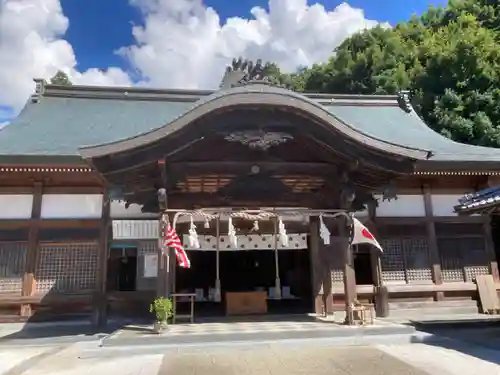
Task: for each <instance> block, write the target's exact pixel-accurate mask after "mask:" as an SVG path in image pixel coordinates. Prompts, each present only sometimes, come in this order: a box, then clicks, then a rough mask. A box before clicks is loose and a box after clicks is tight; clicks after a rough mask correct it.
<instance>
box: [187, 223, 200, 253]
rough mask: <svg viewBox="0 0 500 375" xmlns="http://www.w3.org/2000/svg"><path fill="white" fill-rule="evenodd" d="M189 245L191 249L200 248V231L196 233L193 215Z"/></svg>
mask: <svg viewBox="0 0 500 375" xmlns="http://www.w3.org/2000/svg"><path fill="white" fill-rule="evenodd" d="M189 247H190V248H191V249H199V248H200V241H199V239H198V233H196V225H194V221H193V217H192V216H191V223H190V226H189Z"/></svg>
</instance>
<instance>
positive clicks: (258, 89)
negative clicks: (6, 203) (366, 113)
mask: <svg viewBox="0 0 500 375" xmlns="http://www.w3.org/2000/svg"><path fill="white" fill-rule="evenodd" d="M258 105H265V106H276V107H285V108H289V109H293V110H296V111H300V112H301V113H303V114H304V115H306V116H308V117H312V118H314V119H315V120H316V122H317V123H318V124H320V125H321V126H323V127H325V128H326V129H329V130H331V131H335V132H339V133H341V134H342V135H343V136H345V137H346V138H348V139H350V140H352V141H355V142H357V143H359V144H362V145H364V146H366V147H369V148H372V149H374V150H377V151H380V152H384V153H388V154H393V155H397V156H404V157H408V158H411V159H415V160H426V159H428V157H429V156H430V152H429V151H428V150H425V149H418V148H412V147H407V146H402V145H398V144H396V143H391V142H387V141H384V140H382V139H379V138H376V137H374V136H370V135H368V134H366V133H364V132H361V131H359V130H358V129H356V128H355V127H353V126H351V125H349V124H348V123H346V122H344V121H342V120H341V119H339V118H338V117H336V116H335V115H334V114H332V113H331V112H329V111H328V110H327V109H326V108H325V107H323V106H322V105H321V104H319V103H317V102H316V101H313V100H311V99H309V98H307V97H306V96H304V95H300V94H297V93H294V92H292V91H289V90H284V89H280V88H275V87H270V86H267V85H257V84H254V85H248V86H242V87H236V88H232V89H229V90H221V91H218V92H215V93H213V94H212V95H208V96H206V97H205V98H203V99H201V100H199V101H197V102H196V103H195V104H194V106H193V107H192V108H190V109H189V110H188V111H187V112H185V113H183V114H182V115H180V116H178V117H177V118H175V119H174V120H173V121H171V122H169V123H167V124H165V125H163V126H162V127H160V128H157V129H154V130H152V131H149V132H146V133H144V134H141V135H138V136H134V137H130V138H128V139H124V140H121V141H117V142H110V143H104V144H100V145H95V146H90V147H82V148H80V153H81V155H82V156H83V157H84V158H94V157H101V156H105V155H109V154H115V153H121V152H126V151H128V150H132V149H135V148H138V147H142V146H146V145H148V144H151V143H153V142H156V141H158V140H160V139H162V138H165V137H168V136H169V135H171V134H174V133H175V132H177V131H179V130H181V129H182V128H184V127H186V126H188V125H189V124H191V123H193V122H194V121H196V120H198V119H200V118H202V117H203V116H205V115H207V114H209V113H211V112H213V111H216V110H220V109H224V108H228V109H229V108H232V107H237V106H258Z"/></svg>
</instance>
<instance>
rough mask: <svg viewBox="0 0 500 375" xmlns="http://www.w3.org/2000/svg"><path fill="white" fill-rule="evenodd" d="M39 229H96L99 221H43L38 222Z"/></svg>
mask: <svg viewBox="0 0 500 375" xmlns="http://www.w3.org/2000/svg"><path fill="white" fill-rule="evenodd" d="M38 225H39V227H40V228H43V229H49V228H66V229H69V228H98V227H100V226H101V219H57V220H55V219H45V220H39V223H38Z"/></svg>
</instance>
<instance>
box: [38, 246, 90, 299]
mask: <svg viewBox="0 0 500 375" xmlns="http://www.w3.org/2000/svg"><path fill="white" fill-rule="evenodd" d="M97 253H98V246H97V244H96V243H73V244H64V245H63V244H61V245H58V244H40V247H39V254H38V259H37V265H36V271H35V279H36V281H37V283H36V290H37V292H39V293H49V292H50V293H62V292H76V291H85V290H93V289H95V288H96V276H97Z"/></svg>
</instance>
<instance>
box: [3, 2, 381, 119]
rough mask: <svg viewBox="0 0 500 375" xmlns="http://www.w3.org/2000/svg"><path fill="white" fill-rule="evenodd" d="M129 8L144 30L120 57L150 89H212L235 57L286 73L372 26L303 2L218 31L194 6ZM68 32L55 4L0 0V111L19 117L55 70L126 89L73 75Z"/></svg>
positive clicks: (344, 8) (96, 77)
mask: <svg viewBox="0 0 500 375" xmlns="http://www.w3.org/2000/svg"><path fill="white" fill-rule="evenodd" d="M130 2H131V4H132V5H133V6H135V7H138V8H139V9H140V10H141V12H142V15H143V24H142V25H140V26H135V27H134V28H133V30H132V32H133V35H134V38H135V44H134V45H132V46H127V47H124V48H122V49H121V50H120V51H119V53H121V54H122V55H123V56H125V57H126V58H127V59H128V61H129V62H130V64H131V66H132V67H133V68H134V69H135V70H136V72H137V73H139V74H140V76H142V77H143V80H142V81H141V82H139V83H138V84H146V85H152V86H157V87H177V88H214V87H216V86H217V85H218V83H219V82H220V79H221V77H222V73H223V71H224V68H225V66H226V64H227V63H228V62H229V61H230V60H231V59H232V58H233V57H238V56H243V57H247V58H251V59H256V58H262V59H263V60H265V61H274V62H277V63H278V64H279V65H280V66H281V67H282V68H283V69H284V70H287V71H292V70H294V69H295V68H297V67H298V66H304V65H311V64H312V63H315V62H319V61H324V60H326V59H327V58H328V56H330V54H331V51H332V50H333V48H335V47H336V46H337V45H338V44H339V43H340V42H341V41H342V40H343V39H344V38H345V37H346V36H348V35H350V34H352V33H354V32H356V31H359V30H360V29H363V28H366V27H372V26H374V25H376V24H377V22H376V21H370V20H367V19H365V17H364V14H363V11H362V10H360V9H354V8H352V7H350V6H349V5H348V4H346V3H343V4H341V5H339V6H338V7H337V8H335V9H333V10H326V9H325V8H324V7H323V6H322V5H320V4H315V5H312V6H308V5H307V1H306V0H269V12H267V11H266V10H264V9H263V8H259V7H255V8H253V9H251V14H252V17H250V18H249V19H245V18H241V17H233V18H229V19H228V20H227V21H226V22H225V23H223V24H221V20H220V18H219V16H218V14H217V12H216V11H215V10H214V9H212V8H208V7H206V6H204V5H203V4H202V2H201V1H200V0H130ZM82 6H84V5H83V2H82ZM68 24H69V21H68V19H67V18H66V17H65V16H64V14H63V12H62V8H61V5H60V0H0V105H7V106H12V107H14V108H15V109H16V110H18V109H20V108H21V107H22V105H23V104H24V102H25V101H26V99H27V97H28V96H29V95H30V94H31V92H32V90H33V83H32V79H33V78H34V77H43V78H49V77H51V76H52V75H53V74H55V72H56V71H57V70H59V69H61V70H63V71H65V72H66V73H68V74H69V76H70V78H71V80H72V81H73V82H74V83H75V84H92V85H128V84H130V82H131V79H130V77H129V76H128V75H127V73H125V72H124V71H123V70H121V69H119V68H113V67H112V68H109V69H107V70H106V71H104V72H102V71H99V70H97V69H91V70H88V71H86V72H79V71H77V70H76V58H75V54H74V52H73V48H72V46H71V45H70V44H69V43H68V42H67V41H66V40H64V39H63V38H64V34H65V32H66V30H67V28H68ZM89 27H90V25H89Z"/></svg>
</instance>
